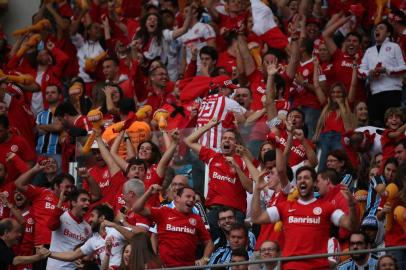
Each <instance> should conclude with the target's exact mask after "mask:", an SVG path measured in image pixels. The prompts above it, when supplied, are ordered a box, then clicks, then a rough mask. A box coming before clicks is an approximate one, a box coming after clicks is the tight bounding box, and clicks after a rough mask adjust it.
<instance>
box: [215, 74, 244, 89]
mask: <svg viewBox="0 0 406 270" xmlns="http://www.w3.org/2000/svg"><path fill="white" fill-rule="evenodd" d="M212 83H213V85H216V86H219V87H227V88H230V89H237V88H238V85H235V84H234V83H233V81H232V80H231V79H230V77H228V76H227V75H220V76H217V77H214V78H213V80H212Z"/></svg>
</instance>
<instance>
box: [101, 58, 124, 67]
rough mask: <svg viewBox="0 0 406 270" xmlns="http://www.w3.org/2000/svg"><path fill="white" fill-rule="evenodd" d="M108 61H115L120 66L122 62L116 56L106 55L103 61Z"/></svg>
mask: <svg viewBox="0 0 406 270" xmlns="http://www.w3.org/2000/svg"><path fill="white" fill-rule="evenodd" d="M107 61H113V63H114V64H115V65H116V66H118V65H119V64H120V62H119V61H118V59H117V58H116V57H110V56H109V57H106V58H104V59H103V63H104V62H107Z"/></svg>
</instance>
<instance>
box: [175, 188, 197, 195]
mask: <svg viewBox="0 0 406 270" xmlns="http://www.w3.org/2000/svg"><path fill="white" fill-rule="evenodd" d="M185 189H190V190H193V188H191V187H182V188H179V189H178V190H177V191H176V196H179V197H182V194H183V191H185ZM193 192H194V190H193Z"/></svg>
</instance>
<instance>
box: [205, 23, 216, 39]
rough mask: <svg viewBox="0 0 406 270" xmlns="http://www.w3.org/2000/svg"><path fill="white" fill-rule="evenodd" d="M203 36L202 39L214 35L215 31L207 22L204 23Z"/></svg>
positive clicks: (213, 36)
mask: <svg viewBox="0 0 406 270" xmlns="http://www.w3.org/2000/svg"><path fill="white" fill-rule="evenodd" d="M203 37H204V39H206V40H207V39H211V38H215V37H216V33H215V32H214V30H213V27H211V26H210V25H208V24H204V31H203Z"/></svg>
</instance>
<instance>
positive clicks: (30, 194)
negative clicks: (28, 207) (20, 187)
mask: <svg viewBox="0 0 406 270" xmlns="http://www.w3.org/2000/svg"><path fill="white" fill-rule="evenodd" d="M44 189H45V188H42V187H36V186H34V185H28V186H27V191H26V192H24V195H25V197H27V199H28V200H30V201H33V200H35V198H37V197H39V196H40V195H41V193H42V192H43V191H44Z"/></svg>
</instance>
